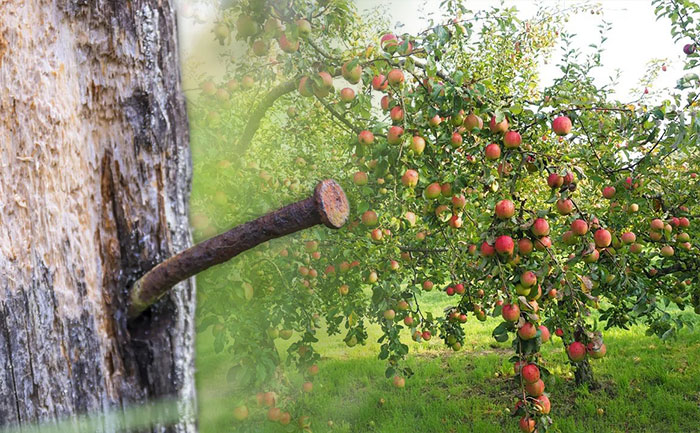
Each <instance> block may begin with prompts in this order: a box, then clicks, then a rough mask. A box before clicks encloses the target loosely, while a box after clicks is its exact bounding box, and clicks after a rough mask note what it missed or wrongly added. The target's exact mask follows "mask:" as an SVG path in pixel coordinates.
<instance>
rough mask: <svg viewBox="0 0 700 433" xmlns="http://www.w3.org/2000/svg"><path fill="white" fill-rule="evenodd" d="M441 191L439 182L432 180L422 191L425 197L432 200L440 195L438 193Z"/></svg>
mask: <svg viewBox="0 0 700 433" xmlns="http://www.w3.org/2000/svg"><path fill="white" fill-rule="evenodd" d="M441 193H442V187H441V185H440V184H439V183H437V182H433V183H431V184H430V185H428V186H427V187H426V188H425V191H423V195H424V196H425V198H427V199H430V200H434V199H436V198H438V197H440V194H441Z"/></svg>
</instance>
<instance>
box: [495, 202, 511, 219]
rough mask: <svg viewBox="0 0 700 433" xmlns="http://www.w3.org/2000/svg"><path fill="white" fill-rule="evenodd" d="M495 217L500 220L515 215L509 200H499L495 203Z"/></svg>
mask: <svg viewBox="0 0 700 433" xmlns="http://www.w3.org/2000/svg"><path fill="white" fill-rule="evenodd" d="M495 212H496V216H497V217H498V218H500V219H508V218H510V217H512V216H513V215H515V205H514V204H513V202H512V201H510V200H501V201H499V202H498V203H496V209H495Z"/></svg>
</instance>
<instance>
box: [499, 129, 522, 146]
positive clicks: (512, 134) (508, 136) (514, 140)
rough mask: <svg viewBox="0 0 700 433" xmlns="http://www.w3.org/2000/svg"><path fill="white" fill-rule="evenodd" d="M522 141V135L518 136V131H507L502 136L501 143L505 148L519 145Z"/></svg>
mask: <svg viewBox="0 0 700 433" xmlns="http://www.w3.org/2000/svg"><path fill="white" fill-rule="evenodd" d="M522 141H523V140H522V137H520V133H518V132H516V131H508V132H506V133H505V135H504V136H503V145H504V146H505V147H506V149H514V148H516V147H519V146H520V143H522Z"/></svg>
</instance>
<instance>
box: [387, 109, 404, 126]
mask: <svg viewBox="0 0 700 433" xmlns="http://www.w3.org/2000/svg"><path fill="white" fill-rule="evenodd" d="M389 117H390V118H391V120H392V122H394V123H399V122H401V121H403V109H402V108H401V107H399V106H398V105H396V106H394V107H393V108H392V109H391V111H390V112H389Z"/></svg>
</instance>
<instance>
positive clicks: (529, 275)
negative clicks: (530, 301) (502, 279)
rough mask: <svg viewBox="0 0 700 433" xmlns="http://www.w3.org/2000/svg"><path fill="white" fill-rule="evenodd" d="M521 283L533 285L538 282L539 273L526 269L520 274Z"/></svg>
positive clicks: (524, 285)
mask: <svg viewBox="0 0 700 433" xmlns="http://www.w3.org/2000/svg"><path fill="white" fill-rule="evenodd" d="M520 284H522V285H523V287H532V286H534V285H535V284H537V275H535V273H534V272H532V271H525V272H523V273H522V274H520Z"/></svg>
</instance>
